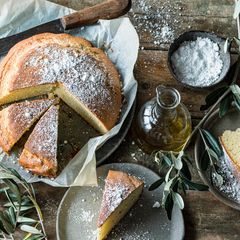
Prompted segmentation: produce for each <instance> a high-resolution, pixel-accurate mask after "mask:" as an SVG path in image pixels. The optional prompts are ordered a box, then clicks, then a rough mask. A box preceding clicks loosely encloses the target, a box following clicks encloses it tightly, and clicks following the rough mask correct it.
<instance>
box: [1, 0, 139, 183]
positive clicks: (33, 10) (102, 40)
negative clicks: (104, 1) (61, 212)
mask: <svg viewBox="0 0 240 240" xmlns="http://www.w3.org/2000/svg"><path fill="white" fill-rule="evenodd" d="M72 11H73V10H71V9H68V8H65V7H62V6H59V5H56V4H53V3H50V2H48V1H44V0H21V1H19V0H0V38H2V37H5V36H8V35H12V34H15V33H17V32H21V31H23V30H26V29H28V28H30V27H34V26H36V25H39V24H41V23H44V22H48V21H50V20H53V19H56V18H59V17H61V16H63V15H66V14H69V13H70V12H72ZM69 33H70V34H74V35H77V36H83V37H84V38H86V39H88V40H90V41H91V42H92V43H93V45H95V46H97V47H99V48H102V49H103V50H104V51H105V52H106V54H107V55H108V56H109V58H110V59H111V60H112V62H113V63H114V64H115V66H116V67H117V69H118V71H119V73H120V75H121V78H122V81H123V94H124V96H125V98H126V101H127V104H125V105H124V107H123V109H122V112H121V116H120V120H119V123H118V124H117V125H116V126H115V127H114V128H113V129H112V130H111V131H109V132H108V133H107V134H105V135H103V136H100V137H95V138H92V139H90V140H89V141H88V143H87V144H86V145H85V146H84V147H83V148H82V149H81V150H80V151H79V152H78V153H77V154H76V155H75V157H74V158H73V159H72V160H71V161H70V162H69V164H68V165H67V166H66V167H65V168H64V170H63V171H62V172H61V173H60V175H59V176H58V177H57V178H56V179H47V178H39V177H36V176H33V175H32V174H30V173H28V172H26V171H25V170H24V169H22V168H20V166H19V165H18V164H17V163H16V160H17V156H14V154H12V155H11V156H6V155H5V154H4V153H3V152H2V153H1V154H0V160H1V161H2V162H3V163H4V164H6V165H7V166H9V167H13V168H15V169H17V171H19V172H20V174H21V175H22V176H23V177H24V178H25V179H26V180H27V181H29V182H39V181H41V182H45V183H47V184H50V185H52V186H59V187H67V186H83V185H95V184H97V178H96V157H95V151H96V149H97V148H98V147H99V146H101V145H102V144H104V143H105V142H106V141H107V140H108V139H109V138H111V137H113V136H114V135H116V134H117V133H118V131H119V130H120V128H121V126H122V124H123V122H124V120H125V118H126V116H127V114H128V112H129V110H130V109H131V106H132V104H133V102H134V99H135V97H136V91H137V82H136V80H135V79H134V76H133V68H134V64H135V62H136V59H137V55H138V48H139V39H138V35H137V33H136V31H135V29H134V27H133V26H132V24H131V22H130V20H129V19H128V18H120V19H116V20H111V21H106V20H101V21H99V23H97V24H95V25H92V26H87V27H81V28H78V29H74V30H72V31H70V32H69ZM14 162H15V163H14Z"/></svg>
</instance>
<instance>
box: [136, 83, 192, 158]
mask: <svg viewBox="0 0 240 240" xmlns="http://www.w3.org/2000/svg"><path fill="white" fill-rule="evenodd" d="M156 93H157V96H156V97H155V98H153V99H151V100H150V101H148V102H146V103H145V104H144V105H143V106H142V108H141V110H140V111H139V113H138V115H137V118H136V119H135V124H134V125H135V126H134V127H135V128H134V131H135V135H136V138H137V139H136V140H137V144H138V145H139V147H140V148H141V149H142V150H143V151H144V152H146V153H152V152H153V151H155V150H163V151H176V152H177V151H180V150H181V149H182V147H183V146H184V144H185V143H186V141H187V139H188V138H189V136H190V134H191V131H192V127H191V116H190V113H189V111H188V110H187V108H186V107H185V106H184V105H183V104H182V103H181V96H180V94H179V92H178V91H177V90H176V89H174V88H170V87H165V86H162V85H160V86H158V87H157V88H156Z"/></svg>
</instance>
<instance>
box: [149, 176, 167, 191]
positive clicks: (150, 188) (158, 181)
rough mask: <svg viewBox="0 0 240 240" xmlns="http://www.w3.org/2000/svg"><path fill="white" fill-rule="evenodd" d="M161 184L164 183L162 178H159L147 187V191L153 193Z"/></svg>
mask: <svg viewBox="0 0 240 240" xmlns="http://www.w3.org/2000/svg"><path fill="white" fill-rule="evenodd" d="M162 183H164V178H160V179H158V180H157V181H156V182H154V183H153V184H152V185H151V186H150V187H149V189H148V190H149V191H153V190H155V189H156V188H158V187H160V186H161V185H162Z"/></svg>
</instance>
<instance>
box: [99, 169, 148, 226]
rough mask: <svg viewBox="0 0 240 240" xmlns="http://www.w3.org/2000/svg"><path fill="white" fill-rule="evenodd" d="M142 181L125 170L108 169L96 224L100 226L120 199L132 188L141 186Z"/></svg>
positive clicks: (124, 197) (131, 190) (130, 191)
mask: <svg viewBox="0 0 240 240" xmlns="http://www.w3.org/2000/svg"><path fill="white" fill-rule="evenodd" d="M143 184H144V183H143V181H142V180H140V179H138V178H136V177H134V176H131V175H129V174H127V173H125V172H121V171H113V170H109V172H108V175H107V177H106V179H105V187H104V191H103V199H102V204H101V209H100V213H99V218H98V222H97V226H98V227H101V226H102V224H103V223H104V222H105V221H106V219H107V218H108V217H109V216H110V215H111V213H112V212H113V211H114V210H115V208H116V207H117V206H118V205H119V204H120V203H119V202H120V201H123V200H124V199H126V198H127V197H128V196H129V195H130V194H131V193H132V192H133V191H134V190H136V189H137V188H139V187H141V186H142V187H143Z"/></svg>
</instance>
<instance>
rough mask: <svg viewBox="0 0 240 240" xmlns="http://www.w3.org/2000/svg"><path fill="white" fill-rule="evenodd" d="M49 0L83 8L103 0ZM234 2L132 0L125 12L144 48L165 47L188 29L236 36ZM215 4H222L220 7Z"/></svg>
mask: <svg viewBox="0 0 240 240" xmlns="http://www.w3.org/2000/svg"><path fill="white" fill-rule="evenodd" d="M52 1H53V2H55V3H61V4H62V5H65V6H68V7H71V8H73V9H82V8H84V7H87V6H92V5H94V4H97V3H99V2H102V0H89V1H88V0H84V1H77V0H72V1H67V0H52ZM233 2H234V1H233V0H229V1H227V0H219V1H218V0H211V1H207V0H197V1H194V0H188V1H175V0H171V1H165V0H160V1H154V0H145V1H143V0H133V5H132V11H131V12H130V13H129V14H128V16H129V17H130V19H131V21H132V22H133V24H134V26H135V27H136V29H137V31H138V34H139V37H140V42H141V46H143V47H144V48H147V49H162V50H167V49H168V47H169V44H170V43H171V42H172V40H173V39H174V38H176V37H177V36H178V35H179V34H181V33H183V32H185V31H188V30H205V31H211V32H214V33H216V34H218V35H221V36H226V33H227V35H228V36H236V22H235V20H234V19H233V18H232V13H233ZM143 3H144V4H143ZM143 6H144V7H143ZM218 6H221V10H220V11H219V7H218ZM146 9H148V10H146ZM164 26H165V27H166V26H168V27H169V28H170V30H171V37H170V36H168V37H166V36H165V35H163V34H162V32H161V31H162V28H163V27H164Z"/></svg>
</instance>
